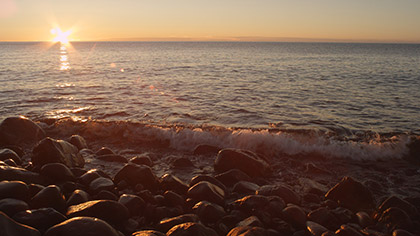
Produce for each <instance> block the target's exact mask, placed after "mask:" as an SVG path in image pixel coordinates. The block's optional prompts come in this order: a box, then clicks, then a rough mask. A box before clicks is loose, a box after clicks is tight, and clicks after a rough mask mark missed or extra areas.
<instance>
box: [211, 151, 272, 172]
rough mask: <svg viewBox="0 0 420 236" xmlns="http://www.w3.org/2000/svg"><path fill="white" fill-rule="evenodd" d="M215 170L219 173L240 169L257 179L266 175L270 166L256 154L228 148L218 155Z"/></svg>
mask: <svg viewBox="0 0 420 236" xmlns="http://www.w3.org/2000/svg"><path fill="white" fill-rule="evenodd" d="M214 169H215V170H216V171H217V172H219V173H221V172H225V171H228V170H232V169H239V170H241V171H243V172H245V173H246V174H247V175H249V176H253V177H257V176H264V175H266V174H267V171H268V170H269V165H268V163H267V162H266V161H265V160H264V159H262V158H260V157H259V156H258V155H257V154H255V153H252V152H250V151H245V150H240V149H231V148H227V149H222V150H220V152H219V153H218V154H217V157H216V160H215V161H214Z"/></svg>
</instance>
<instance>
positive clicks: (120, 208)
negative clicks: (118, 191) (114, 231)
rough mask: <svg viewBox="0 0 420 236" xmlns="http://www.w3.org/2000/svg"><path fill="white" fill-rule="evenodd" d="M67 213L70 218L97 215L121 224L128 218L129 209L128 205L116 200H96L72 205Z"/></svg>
mask: <svg viewBox="0 0 420 236" xmlns="http://www.w3.org/2000/svg"><path fill="white" fill-rule="evenodd" d="M66 215H67V217H68V218H72V217H77V216H89V217H96V218H99V219H102V220H104V221H106V222H108V223H110V224H120V223H122V222H123V221H125V220H127V219H128V217H129V211H128V209H127V207H125V206H124V205H122V204H121V203H119V202H116V201H112V200H95V201H88V202H84V203H81V204H78V205H73V206H70V207H69V208H68V209H67V213H66Z"/></svg>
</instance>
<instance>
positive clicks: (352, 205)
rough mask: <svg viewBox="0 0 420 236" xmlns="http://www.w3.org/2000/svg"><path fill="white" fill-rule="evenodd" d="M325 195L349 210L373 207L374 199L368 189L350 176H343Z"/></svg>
mask: <svg viewBox="0 0 420 236" xmlns="http://www.w3.org/2000/svg"><path fill="white" fill-rule="evenodd" d="M325 197H326V198H328V199H331V200H334V201H337V202H338V203H340V204H341V205H342V206H344V207H346V208H349V209H351V210H363V209H372V208H374V207H375V200H374V198H373V195H372V193H371V192H370V191H369V189H367V188H366V187H365V186H363V184H361V183H360V182H358V181H356V180H354V179H353V178H351V177H344V178H343V179H342V180H341V182H339V183H338V184H336V185H335V186H334V187H333V188H331V189H330V190H329V191H328V192H327V194H325Z"/></svg>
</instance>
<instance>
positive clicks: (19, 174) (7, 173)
mask: <svg viewBox="0 0 420 236" xmlns="http://www.w3.org/2000/svg"><path fill="white" fill-rule="evenodd" d="M0 179H1V180H18V181H23V182H25V183H34V184H45V183H46V180H45V178H44V177H43V176H41V175H40V174H38V173H34V172H31V171H28V170H26V169H23V168H19V167H13V166H0Z"/></svg>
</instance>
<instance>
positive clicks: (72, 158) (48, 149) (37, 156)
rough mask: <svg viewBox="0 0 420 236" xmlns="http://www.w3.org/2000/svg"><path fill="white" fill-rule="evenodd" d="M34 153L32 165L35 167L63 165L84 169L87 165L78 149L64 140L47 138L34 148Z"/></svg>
mask: <svg viewBox="0 0 420 236" xmlns="http://www.w3.org/2000/svg"><path fill="white" fill-rule="evenodd" d="M32 153H33V156H32V163H33V164H34V165H35V166H37V165H39V166H43V165H45V164H48V163H63V164H64V165H66V166H68V167H83V166H84V164H85V160H84V158H83V157H82V156H81V155H80V154H79V150H78V149H77V147H75V146H74V145H73V144H71V143H69V142H67V141H64V140H55V139H52V138H45V139H43V140H42V141H40V142H39V143H38V144H37V145H36V146H35V147H34V149H33V151H32Z"/></svg>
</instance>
